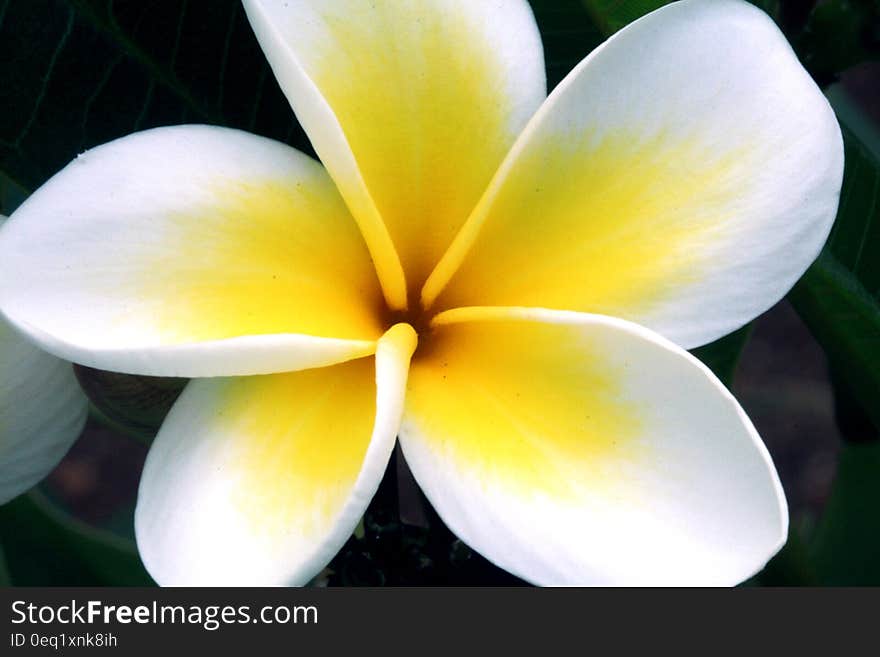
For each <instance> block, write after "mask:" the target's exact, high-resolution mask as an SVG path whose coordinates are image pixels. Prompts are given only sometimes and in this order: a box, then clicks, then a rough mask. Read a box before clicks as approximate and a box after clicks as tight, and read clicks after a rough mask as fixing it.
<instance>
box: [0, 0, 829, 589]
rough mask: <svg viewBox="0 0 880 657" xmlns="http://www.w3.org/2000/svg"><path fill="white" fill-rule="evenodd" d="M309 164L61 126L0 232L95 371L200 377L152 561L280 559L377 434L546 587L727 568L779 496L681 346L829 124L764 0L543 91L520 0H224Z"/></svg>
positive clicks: (712, 325)
mask: <svg viewBox="0 0 880 657" xmlns="http://www.w3.org/2000/svg"><path fill="white" fill-rule="evenodd" d="M245 7H246V10H247V15H248V18H249V19H250V22H251V25H252V26H253V29H254V31H255V32H256V34H257V37H258V39H259V42H260V44H261V46H262V48H263V50H264V51H265V53H266V56H267V57H268V59H269V61H270V63H271V65H272V68H273V70H274V72H275V75H276V76H277V78H278V81H279V83H280V85H281V87H282V89H283V90H284V92H285V94H286V95H287V98H288V99H289V101H290V103H291V105H292V106H293V109H294V111H295V112H296V115H297V117H298V118H299V120H300V122H301V123H302V125H303V126H304V128H305V130H306V131H307V133H308V135H309V137H310V139H311V141H312V144H313V145H314V148H315V150H316V152H317V153H318V155H319V156H320V158H321V161H322V162H323V166H321V165H320V164H318V163H316V162H314V161H313V160H311V159H309V158H308V157H306V156H304V155H302V154H300V153H298V152H297V151H295V150H293V149H291V148H289V147H287V146H285V145H282V144H279V143H275V142H272V141H268V140H266V139H262V138H260V137H256V136H253V135H249V134H246V133H242V132H238V131H235V130H229V129H224V128H219V127H209V126H180V127H171V128H162V129H156V130H150V131H146V132H141V133H138V134H134V135H132V136H129V137H126V138H123V139H120V140H118V141H115V142H112V143H110V144H107V145H104V146H101V147H98V148H95V149H94V150H91V151H89V152H87V153H85V154H84V155H81V156H80V157H78V158H77V159H76V160H75V161H74V162H73V163H71V164H70V165H69V166H68V167H67V168H66V169H64V170H63V171H62V172H60V173H59V174H57V175H56V176H55V177H54V178H52V179H51V180H50V181H49V182H47V183H46V184H45V185H44V186H43V187H42V188H41V189H40V190H39V191H37V192H36V193H35V194H34V195H33V197H31V198H30V199H29V200H28V201H27V202H26V203H25V204H24V205H23V206H22V207H21V209H20V210H18V211H17V212H16V213H15V215H14V216H13V218H12V219H11V220H10V222H9V224H8V225H7V226H6V227H5V229H4V230H3V231H2V235H0V262H2V265H0V267H2V271H0V274H2V276H0V307H2V310H3V312H4V313H5V314H6V315H7V316H8V318H9V319H10V320H11V321H12V322H13V323H14V324H15V325H17V326H18V327H19V328H20V329H21V330H22V331H24V332H25V333H26V334H28V335H29V336H30V337H31V338H32V339H33V340H34V341H35V342H37V343H38V344H39V345H41V346H42V347H44V348H46V349H48V350H50V351H52V352H54V353H55V354H58V355H60V356H62V357H65V358H68V359H72V360H74V361H77V362H80V363H85V364H87V365H90V366H92V367H98V368H104V369H109V370H117V371H122V372H132V373H139V374H153V375H164V376H185V377H194V378H195V380H193V381H192V382H191V383H190V384H189V385H188V386H187V388H186V390H185V391H184V393H183V394H182V395H181V397H180V399H179V401H178V402H177V403H176V405H175V406H174V408H173V409H172V410H171V412H170V414H169V415H168V417H167V419H166V421H165V423H164V425H163V426H162V428H161V430H160V432H159V434H158V436H157V437H156V440H155V442H154V443H153V446H152V448H151V450H150V453H149V457H148V459H147V463H146V466H145V468H144V472H143V476H142V479H141V484H140V491H139V497H138V505H137V511H136V515H135V526H136V533H137V541H138V546H139V549H140V553H141V555H142V557H143V560H144V563H145V564H146V566H147V568H148V569H149V571H150V573H151V574H152V575H153V577H154V578H155V579H156V580H157V581H158V582H159V583H161V584H302V583H305V582H307V581H308V580H309V579H310V578H311V577H312V576H314V575H315V574H316V573H317V572H318V571H320V570H321V569H322V568H323V567H324V566H325V565H326V564H327V563H328V562H329V561H330V559H331V558H332V557H333V556H334V554H335V553H336V552H337V551H338V549H339V548H340V546H341V545H342V544H343V543H344V541H345V540H346V539H347V538H348V537H349V536H350V535H351V533H352V530H353V529H354V527H355V526H356V524H357V522H358V520H359V519H360V517H361V516H362V514H363V513H364V510H365V509H366V507H367V504H368V503H369V501H370V499H371V497H372V496H373V494H374V493H375V491H376V488H377V486H378V484H379V481H380V479H381V477H382V475H383V472H384V470H385V468H386V465H387V463H388V461H389V457H390V455H391V453H392V449H393V447H394V444H395V441H396V439H397V437H398V436H399V439H400V444H401V447H402V449H403V452H404V454H405V457H406V460H407V462H408V464H409V466H410V467H411V469H412V471H413V474H414V475H415V478H416V480H417V482H418V483H419V485H420V486H421V488H422V490H423V491H424V492H425V494H426V496H427V497H428V499H429V500H430V502H431V503H432V505H433V506H434V507H435V508H436V510H437V512H438V513H439V515H440V516H441V517H442V519H443V520H444V521H445V522H446V523H447V524H448V525H449V527H450V528H451V529H452V531H454V532H455V533H456V534H457V535H458V536H460V537H461V539H462V540H463V541H465V542H466V543H467V544H468V545H470V546H471V547H472V548H474V549H475V550H477V551H478V552H480V553H481V554H483V555H484V556H485V557H487V558H488V559H489V560H491V561H493V562H494V563H496V564H497V565H499V566H500V567H502V568H505V569H507V570H508V571H510V572H511V573H514V574H516V575H518V576H520V577H522V578H524V579H526V580H528V581H530V582H534V583H538V584H641V585H656V584H713V585H714V584H733V583H736V582H739V581H741V580H743V579H745V578H747V577H749V576H750V575H752V574H753V573H755V572H756V571H757V570H759V569H760V568H761V567H762V566H763V565H764V563H765V562H766V561H767V560H768V559H769V558H770V557H771V556H772V555H773V554H774V553H775V552H776V551H777V550H778V549H779V547H780V546H781V545H782V544H783V543H784V542H785V539H786V534H787V525H788V517H787V509H786V502H785V498H784V495H783V492H782V488H781V486H780V483H779V479H778V477H777V474H776V472H775V469H774V467H773V464H772V461H771V459H770V456H769V455H768V453H767V450H766V449H765V447H764V446H763V444H762V443H761V441H760V439H759V437H758V435H757V433H756V432H755V429H754V427H753V426H752V424H751V422H750V421H749V419H748V417H747V416H746V415H745V413H744V412H743V410H742V409H741V408H740V407H739V405H738V404H737V403H736V401H735V400H734V398H733V397H732V396H731V395H730V394H729V393H728V392H727V390H726V389H725V387H724V386H723V385H722V384H721V383H720V382H719V381H718V380H717V379H716V378H715V377H714V376H713V375H712V373H711V372H710V371H709V370H708V369H707V368H706V367H704V366H703V365H702V364H701V363H699V362H698V361H697V360H696V359H694V358H693V357H691V356H690V355H689V354H688V353H687V352H686V351H685V350H684V349H687V348H691V347H696V346H698V345H701V344H704V343H706V342H709V341H711V340H714V339H716V338H718V337H720V336H723V335H725V334H726V333H728V332H730V331H732V330H733V329H736V328H737V327H739V326H742V325H743V324H745V323H746V322H748V321H749V320H751V319H752V318H754V317H755V316H756V315H758V314H759V313H761V312H763V311H764V310H766V309H767V308H769V307H770V306H771V305H772V304H774V303H775V302H776V301H778V300H779V299H780V298H782V296H783V295H784V294H785V293H786V292H787V291H788V290H789V289H790V288H791V286H792V285H793V283H794V282H795V281H796V280H797V279H798V277H799V276H800V275H801V274H802V273H803V272H804V270H805V269H806V267H807V266H808V265H809V263H810V262H811V261H812V260H813V259H814V257H815V256H816V254H817V253H818V251H819V249H820V248H821V246H822V244H823V242H824V241H825V239H826V237H827V235H828V232H829V230H830V227H831V223H832V221H833V218H834V215H835V211H836V208H837V202H838V195H839V191H840V184H841V176H842V165H843V149H842V142H841V137H840V131H839V127H838V125H837V123H836V121H835V118H834V114H833V112H832V110H831V109H830V107H829V105H828V103H827V102H826V101H825V99H824V97H823V96H822V94H821V93H820V91H819V90H818V89H817V87H816V85H815V84H814V83H813V82H812V80H811V79H810V77H809V76H808V75H807V73H806V72H805V71H804V70H803V68H802V67H801V66H800V64H799V63H798V61H797V59H796V57H795V55H794V54H793V52H792V50H791V48H790V47H789V46H788V44H787V43H786V41H785V39H784V38H783V36H782V35H781V34H780V32H779V31H778V29H777V28H776V27H775V25H774V24H773V22H772V21H771V20H770V19H769V18H768V17H767V16H766V15H765V14H763V13H762V12H760V11H759V10H757V9H755V8H754V7H752V6H751V5H748V4H746V3H744V2H740V1H737V0H684V1H683V2H679V3H676V4H671V5H668V6H666V7H664V8H662V9H660V10H658V11H656V12H654V13H652V14H650V15H648V16H646V17H645V18H643V19H641V20H639V21H637V22H635V23H633V24H632V25H630V26H629V27H627V28H626V29H624V30H621V31H620V32H618V33H617V34H616V35H615V36H613V37H612V38H611V39H609V40H608V41H607V42H606V43H605V44H604V45H602V46H601V47H600V48H598V49H596V50H595V52H593V53H592V54H591V55H590V56H589V57H587V58H586V59H585V60H584V61H583V62H581V63H580V64H579V65H578V66H577V67H576V68H575V69H574V70H573V71H572V72H571V73H570V74H569V75H568V77H567V78H566V79H565V80H564V81H563V82H562V83H561V84H559V86H558V87H557V88H556V89H555V90H554V91H553V93H552V94H550V96H549V97H546V98H545V86H546V82H545V74H544V62H543V58H542V47H541V41H540V37H539V34H538V29H537V27H536V24H535V20H534V17H533V15H532V13H531V10H530V8H529V6H528V4H527V3H526V2H525V0H492V1H489V0H487V1H485V2H474V1H473V0H420V1H418V2H416V1H415V0H412V1H408V0H400V1H397V2H367V1H366V0H321V1H319V0H287V1H281V0H278V1H273V0H246V2H245Z"/></svg>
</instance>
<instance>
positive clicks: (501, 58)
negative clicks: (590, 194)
mask: <svg viewBox="0 0 880 657" xmlns="http://www.w3.org/2000/svg"><path fill="white" fill-rule="evenodd" d="M244 4H245V8H246V9H247V14H248V18H249V19H250V21H251V25H252V26H253V28H254V31H255V32H256V35H257V38H258V39H259V41H260V45H261V46H262V47H263V50H264V52H265V53H266V56H267V57H268V59H269V62H270V63H271V65H272V68H273V70H274V72H275V76H276V77H277V78H278V81H279V83H280V84H281V88H282V89H283V90H284V92H285V94H286V95H287V98H288V100H289V101H290V103H291V105H292V106H293V108H294V110H295V111H296V114H297V117H298V118H299V120H300V122H301V123H302V125H303V127H304V128H305V130H306V132H307V133H308V135H309V137H310V138H311V140H312V144H313V145H314V147H315V150H316V151H317V152H318V155H319V156H320V157H321V161H322V162H323V163H324V164H325V166H326V167H327V169H328V170H329V172H330V174H331V175H332V176H333V179H334V180H335V181H336V183H337V184H338V185H339V188H340V190H341V192H342V195H343V196H344V197H345V200H346V202H347V203H348V205H349V207H350V208H351V210H352V213H353V214H354V216H355V218H356V219H357V220H358V222H359V224H360V226H361V229H362V231H363V233H364V236H365V238H366V240H367V243H368V244H369V247H370V251H371V252H372V255H373V258H374V260H375V261H376V266H377V269H378V273H379V278H380V280H381V281H382V284H383V287H384V289H385V293H386V298H387V299H388V302H389V304H390V305H391V306H392V307H395V308H401V307H403V306H404V305H405V303H406V289H405V284H404V274H403V270H405V271H406V278H407V279H408V282H409V283H410V286H411V287H412V286H416V287H414V288H413V289H414V290H415V291H416V292H417V291H418V289H419V287H420V285H421V283H422V282H423V281H424V279H425V278H426V277H427V275H428V273H430V271H431V268H432V267H433V266H434V264H435V263H436V261H437V259H438V258H439V257H440V256H441V255H442V253H443V252H444V251H445V249H446V247H447V246H448V245H449V243H450V242H451V240H452V238H453V236H454V235H455V234H456V232H457V231H458V229H459V228H460V227H461V225H462V224H463V223H464V221H465V219H466V218H467V216H468V214H469V213H470V211H471V209H472V208H473V206H474V205H475V204H476V202H477V200H478V199H479V197H480V195H481V194H482V192H483V190H484V189H485V187H486V185H487V184H488V182H489V180H490V178H491V176H492V174H493V173H494V172H495V170H496V169H497V168H498V165H499V164H500V163H501V160H502V158H503V157H504V155H505V153H506V152H507V150H508V148H509V147H510V146H511V144H512V143H513V141H514V139H515V138H516V136H517V135H518V134H519V132H520V130H521V129H522V127H523V126H524V125H525V123H526V121H527V120H528V118H529V117H530V116H531V115H532V113H533V112H534V111H535V110H536V109H537V107H538V106H539V104H540V103H541V101H542V100H543V99H544V96H545V93H546V88H545V78H544V61H543V50H542V47H541V41H540V36H539V34H538V30H537V26H536V24H535V20H534V17H533V16H532V13H531V9H530V8H529V6H528V3H527V2H525V0H487V1H481V2H473V1H472V0H399V1H395V2H370V1H368V0H326V1H325V0H320V1H319V0H245V3H244Z"/></svg>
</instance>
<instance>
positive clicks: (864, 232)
mask: <svg viewBox="0 0 880 657" xmlns="http://www.w3.org/2000/svg"><path fill="white" fill-rule="evenodd" d="M531 4H532V6H533V8H534V11H535V15H536V18H537V21H538V24H539V27H540V29H541V33H542V37H543V40H544V45H545V51H546V62H547V71H548V78H549V83H550V86H551V87H552V86H554V85H555V84H556V83H557V82H558V81H559V80H560V79H562V77H563V76H564V75H565V74H566V73H567V72H568V71H569V70H571V68H572V67H573V66H574V65H575V64H577V63H578V62H579V61H580V60H581V59H582V58H583V57H584V56H585V55H586V54H588V53H589V52H590V51H591V50H592V49H593V48H594V47H595V46H597V45H598V44H599V43H601V41H602V40H603V39H604V38H605V37H607V36H608V35H610V34H612V33H614V32H615V31H617V30H618V29H620V28H621V27H623V26H625V25H626V24H628V23H629V22H631V21H632V20H635V19H637V18H638V17H639V16H641V15H643V14H645V13H647V12H648V11H651V10H652V9H655V8H657V7H659V6H660V5H663V4H665V2H662V1H658V0H531ZM754 4H757V5H758V6H760V7H761V8H762V9H764V10H765V11H767V12H768V13H769V14H770V15H771V16H772V17H773V18H774V19H775V20H776V21H777V23H778V24H779V25H780V27H781V28H782V29H783V31H784V32H785V34H786V36H787V37H788V39H789V41H790V42H791V43H792V45H793V46H794V48H795V50H796V52H797V54H798V56H799V58H800V59H801V61H802V62H803V64H804V65H805V66H806V67H807V69H808V70H809V71H810V73H811V74H812V75H813V77H814V79H815V80H816V81H817V83H818V84H819V85H820V86H821V87H822V88H823V89H825V90H826V93H827V95H828V97H829V99H830V100H831V102H832V105H833V106H834V108H835V110H836V111H837V113H838V118H839V120H840V122H841V125H842V127H843V131H844V135H845V141H846V171H845V179H844V187H843V193H842V200H841V205H840V211H839V215H838V218H837V223H836V225H835V228H834V231H833V233H832V236H831V239H830V240H829V243H828V245H827V246H826V248H825V250H824V251H823V253H822V255H821V256H820V258H819V259H818V261H817V262H816V263H815V264H814V265H813V266H812V267H811V268H810V269H809V271H808V272H807V273H806V274H805V276H804V277H803V279H802V280H801V281H800V282H799V283H798V284H797V286H796V287H795V288H794V290H793V291H792V292H791V294H790V297H789V298H790V300H791V302H792V303H793V305H794V306H795V308H796V309H797V311H798V313H799V314H800V315H801V317H802V318H803V319H804V321H805V322H806V324H807V326H808V327H809V328H810V330H811V331H812V332H813V334H814V336H815V337H816V339H817V340H818V341H819V342H820V344H821V345H822V347H823V349H824V350H825V352H826V354H827V356H828V359H829V363H830V366H831V368H832V370H833V373H834V382H835V395H836V399H837V414H838V421H839V425H840V427H841V431H842V433H843V435H844V437H845V439H846V444H845V445H844V446H843V448H842V450H841V453H840V462H839V467H838V471H837V476H836V480H835V484H834V487H833V490H832V494H831V497H830V499H829V500H828V503H827V505H826V508H825V511H824V514H823V516H822V517H821V518H819V519H818V520H817V523H816V527H815V529H814V530H813V531H811V532H809V534H807V535H801V534H798V533H794V534H793V535H792V536H791V538H790V540H789V543H788V545H787V546H786V548H785V549H784V550H783V551H782V553H780V555H779V556H778V557H777V558H776V559H774V561H773V562H771V564H770V565H769V566H768V568H767V569H766V570H765V571H764V572H763V573H761V574H760V575H759V576H758V577H757V578H756V579H755V580H754V583H763V584H829V583H831V584H869V583H872V584H880V441H878V431H877V428H878V427H880V401H878V400H880V257H878V252H880V128H878V126H877V124H876V123H872V122H871V120H870V119H869V118H868V117H867V116H866V115H865V114H864V112H863V111H862V110H861V109H860V108H859V107H858V106H857V105H856V104H855V103H853V102H852V100H851V99H850V98H848V97H847V95H846V94H845V93H844V92H843V91H842V89H841V88H840V86H839V85H838V84H837V80H838V77H839V76H840V74H841V73H842V72H843V71H845V70H847V69H849V68H850V67H853V66H855V65H858V64H860V63H863V62H866V61H877V60H878V59H880V0H823V1H822V2H818V3H815V2H809V1H807V2H803V1H787V0H761V1H757V2H755V3H754ZM0 80H2V82H0V213H3V214H9V213H10V212H11V211H12V210H14V208H15V207H16V206H17V205H18V204H19V203H20V202H21V201H22V200H23V199H24V198H26V196H27V194H28V193H29V192H30V191H31V190H34V189H36V188H37V187H39V186H40V185H41V184H42V183H43V182H44V181H45V180H47V179H48V178H49V177H50V176H51V175H52V174H53V173H55V172H56V171H58V170H59V169H60V168H62V167H63V166H64V165H66V164H67V163H68V162H69V161H70V160H71V159H73V158H74V157H75V156H76V155H77V154H78V153H80V152H82V151H84V150H86V149H87V148H90V147H92V146H95V145H97V144H101V143H104V142H106V141H109V140H111V139H114V138H117V137H120V136H123V135H126V134H129V133H131V132H134V131H137V130H143V129H146V128H150V127H154V126H160V125H169V124H178V123H211V124H217V125H225V126H231V127H236V128H241V129H244V130H248V131H250V132H255V133H257V134H261V135H264V136H267V137H271V138H274V139H278V140H280V141H283V142H286V143H289V144H291V145H293V146H295V147H296V148H299V149H301V150H303V151H305V152H308V153H312V150H311V147H310V145H309V143H308V140H307V139H306V137H305V134H304V133H303V131H302V129H301V128H300V127H299V125H298V123H297V122H296V120H295V119H294V117H293V114H292V112H291V111H290V108H289V106H288V104H287V102H286V100H285V99H284V97H283V96H282V94H281V92H280V90H279V88H278V86H277V84H276V82H275V80H274V78H273V76H272V74H271V71H270V70H269V67H268V65H267V63H266V61H265V59H264V57H263V54H262V52H261V51H260V48H259V46H258V44H257V42H256V40H255V38H254V36H253V34H252V32H251V30H250V27H249V26H248V23H247V20H246V18H245V15H244V12H243V10H242V8H241V6H240V4H239V2H238V1H237V0H180V1H175V0H161V1H154V2H142V1H140V0H115V1H114V0H0ZM748 337H749V327H746V328H744V329H742V330H740V331H737V332H736V333H734V334H732V335H731V336H728V337H726V338H723V339H721V340H719V341H718V342H716V343H714V344H712V345H708V346H706V347H702V348H700V349H698V350H696V353H697V355H698V357H700V358H701V359H702V360H704V361H705V362H706V363H707V364H709V365H710V366H711V367H712V368H713V369H714V370H715V371H716V372H717V373H718V375H719V376H720V377H721V378H722V379H723V380H725V381H726V382H728V383H729V382H730V380H731V377H732V375H733V372H734V368H735V366H736V362H737V358H738V356H739V353H740V351H741V350H742V348H743V346H744V345H745V343H746V341H747V340H748ZM78 375H79V376H80V380H81V382H82V383H83V387H84V389H85V390H86V392H87V393H88V395H89V397H90V398H91V400H92V402H93V415H94V417H93V420H94V421H95V422H98V423H102V424H104V425H106V426H109V427H112V428H113V429H114V430H116V431H117V432H118V434H119V440H140V441H145V442H149V441H150V439H151V438H152V436H153V435H154V434H155V431H156V429H157V427H158V426H159V424H160V423H161V419H162V417H163V416H164V413H165V412H166V411H167V408H168V407H169V405H170V404H171V403H172V402H173V400H174V398H175V396H176V394H177V392H178V391H179V389H180V387H181V386H182V383H183V382H180V381H174V380H155V379H149V378H146V377H126V376H123V375H114V374H108V373H102V372H97V371H95V370H88V369H86V368H79V369H78ZM401 518H404V519H405V520H407V522H403V521H401ZM125 522H127V523H128V524H129V525H130V517H129V518H128V519H127V520H126V521H125ZM425 525H428V527H426V526H425ZM126 534H129V535H130V528H129V529H128V531H125V530H123V531H122V532H121V533H119V532H111V531H109V530H108V529H102V528H96V527H93V526H90V525H87V524H85V523H83V522H81V521H79V520H76V519H75V518H73V517H72V516H71V515H70V514H69V513H67V511H65V510H64V509H63V508H62V507H61V506H60V505H59V504H58V503H57V501H52V500H51V499H49V498H48V497H47V496H46V495H45V494H44V493H42V492H40V491H39V490H36V491H33V492H31V493H29V494H26V495H23V496H21V497H19V498H18V499H17V500H14V501H12V502H10V503H9V504H7V505H5V506H3V507H0V584H4V583H6V584H8V583H11V584H17V585H22V584H23V585H27V584H103V585H135V584H144V583H150V579H149V576H148V575H147V574H146V572H145V571H144V569H143V567H142V565H141V564H140V561H139V559H138V557H137V551H136V549H135V546H134V544H133V541H132V540H131V538H130V537H129V536H128V535H126ZM331 569H332V573H328V575H327V577H325V578H324V579H325V580H329V582H330V583H333V584H383V583H397V584H406V583H421V582H427V583H437V584H452V583H492V584H506V583H517V580H515V579H514V578H512V577H511V576H509V575H507V574H506V573H502V572H501V571H497V569H494V568H493V567H492V566H491V565H489V564H488V563H486V562H485V561H483V560H482V559H481V558H479V557H478V556H477V555H475V554H473V553H472V552H471V551H470V550H469V549H468V548H467V547H466V546H464V545H463V544H461V543H460V542H459V541H457V540H456V539H455V537H454V536H452V535H451V534H450V533H449V532H448V530H446V529H445V528H444V527H443V526H442V523H440V521H439V519H438V518H436V516H434V515H433V513H432V512H431V510H430V508H423V507H422V505H421V504H420V500H419V499H418V493H417V491H415V489H414V488H413V486H412V485H411V483H408V481H407V478H406V476H405V473H402V474H401V476H400V477H398V476H397V475H396V472H395V469H394V468H393V467H392V468H389V474H388V475H386V480H385V481H383V484H382V486H381V488H380V491H379V494H378V495H377V498H376V500H375V501H374V503H373V504H372V505H371V507H370V510H369V511H368V513H367V515H366V517H365V519H364V523H363V526H362V528H360V529H359V531H358V532H357V533H356V535H355V536H354V537H352V539H351V540H350V541H349V543H348V544H347V545H346V547H345V548H344V549H343V551H342V552H341V553H340V555H339V556H338V557H337V558H336V559H335V560H334V562H333V563H332V564H331Z"/></svg>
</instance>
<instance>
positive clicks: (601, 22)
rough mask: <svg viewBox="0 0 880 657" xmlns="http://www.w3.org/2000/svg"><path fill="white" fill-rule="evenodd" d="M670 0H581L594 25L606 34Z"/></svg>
mask: <svg viewBox="0 0 880 657" xmlns="http://www.w3.org/2000/svg"><path fill="white" fill-rule="evenodd" d="M671 1H672V0H583V3H584V6H585V7H586V8H587V10H588V11H589V12H590V15H591V16H592V17H593V20H595V21H596V25H597V26H598V28H599V29H600V30H601V31H602V33H603V34H605V35H606V36H610V35H612V34H614V33H615V32H617V30H619V29H620V28H622V27H626V26H627V25H629V24H630V23H632V22H633V21H634V20H636V19H637V18H640V17H642V16H644V15H645V14H647V13H649V12H652V11H654V10H655V9H658V8H660V7H662V6H663V5H667V4H669V3H670V2H671Z"/></svg>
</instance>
